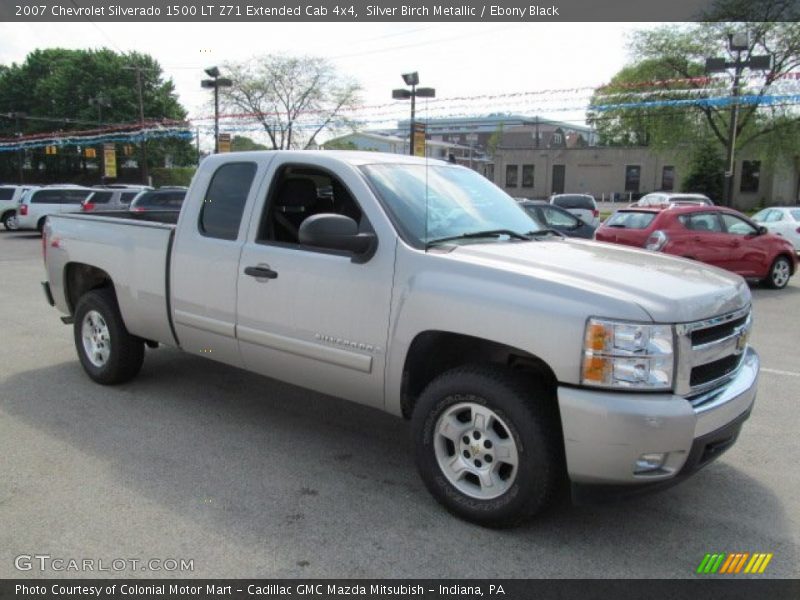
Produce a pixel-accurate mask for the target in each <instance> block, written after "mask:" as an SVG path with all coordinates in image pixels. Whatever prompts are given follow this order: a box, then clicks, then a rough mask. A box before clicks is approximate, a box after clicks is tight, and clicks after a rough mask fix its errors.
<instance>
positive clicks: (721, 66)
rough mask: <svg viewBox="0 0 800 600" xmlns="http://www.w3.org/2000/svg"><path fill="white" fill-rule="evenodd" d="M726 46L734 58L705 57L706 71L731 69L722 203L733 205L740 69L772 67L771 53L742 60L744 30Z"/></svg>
mask: <svg viewBox="0 0 800 600" xmlns="http://www.w3.org/2000/svg"><path fill="white" fill-rule="evenodd" d="M728 48H729V49H730V51H731V52H736V60H734V61H726V60H725V59H724V58H707V59H706V72H707V73H720V72H727V71H728V69H733V88H732V89H731V100H732V102H731V116H730V123H728V148H727V151H728V154H727V159H726V167H725V168H726V170H725V189H724V192H723V203H724V204H725V205H726V206H731V205H733V175H734V167H735V165H736V163H735V151H736V129H737V127H738V120H739V103H738V100H737V98H738V97H739V82H740V81H741V78H742V71H744V70H745V69H751V70H754V71H755V70H759V71H768V70H770V69H771V68H772V55H771V54H767V55H764V56H752V55H751V56H750V57H749V58H748V59H747V60H742V52H745V51H747V50H749V49H750V34H749V33H748V32H746V31H740V32H737V33H732V34H730V35H729V36H728Z"/></svg>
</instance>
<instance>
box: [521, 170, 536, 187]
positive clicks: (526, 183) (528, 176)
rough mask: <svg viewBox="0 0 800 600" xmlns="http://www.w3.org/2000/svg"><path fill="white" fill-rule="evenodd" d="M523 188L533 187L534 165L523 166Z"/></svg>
mask: <svg viewBox="0 0 800 600" xmlns="http://www.w3.org/2000/svg"><path fill="white" fill-rule="evenodd" d="M522 187H526V188H532V187H533V165H522Z"/></svg>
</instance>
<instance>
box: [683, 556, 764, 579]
mask: <svg viewBox="0 0 800 600" xmlns="http://www.w3.org/2000/svg"><path fill="white" fill-rule="evenodd" d="M772 556H773V555H772V552H770V553H766V552H754V553H752V554H751V553H750V552H731V553H726V552H718V553H714V554H711V553H708V554H706V555H705V556H704V557H703V560H701V561H700V565H699V566H698V567H697V573H699V574H701V575H715V574H721V575H738V574H739V573H763V572H764V571H765V570H766V569H767V565H768V564H769V562H770V561H771V560H772Z"/></svg>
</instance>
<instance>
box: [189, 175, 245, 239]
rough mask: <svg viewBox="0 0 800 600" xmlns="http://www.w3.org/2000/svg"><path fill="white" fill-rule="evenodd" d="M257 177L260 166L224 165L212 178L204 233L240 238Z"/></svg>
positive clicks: (202, 220) (202, 223) (203, 211)
mask: <svg viewBox="0 0 800 600" xmlns="http://www.w3.org/2000/svg"><path fill="white" fill-rule="evenodd" d="M255 175H256V163H253V162H240V163H229V164H226V165H222V166H221V167H220V168H219V169H217V172H216V173H214V176H213V177H212V179H211V183H210V184H209V186H208V189H207V190H206V194H205V198H204V199H203V207H202V208H201V209H200V222H199V224H198V225H199V227H200V233H202V234H203V235H204V236H206V237H213V238H218V239H221V240H235V239H236V238H237V237H239V225H240V224H241V221H242V213H243V212H244V205H245V203H246V202H247V195H248V194H249V193H250V187H251V186H252V184H253V179H254V178H255Z"/></svg>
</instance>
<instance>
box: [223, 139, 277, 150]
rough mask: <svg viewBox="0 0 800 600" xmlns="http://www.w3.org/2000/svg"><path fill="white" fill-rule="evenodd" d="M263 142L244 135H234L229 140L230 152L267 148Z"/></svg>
mask: <svg viewBox="0 0 800 600" xmlns="http://www.w3.org/2000/svg"><path fill="white" fill-rule="evenodd" d="M268 149H269V148H267V147H266V146H265V145H264V144H259V143H257V142H255V141H253V140H252V139H250V138H249V137H246V136H244V135H235V136H233V139H232V140H231V152H251V151H253V150H268Z"/></svg>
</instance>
